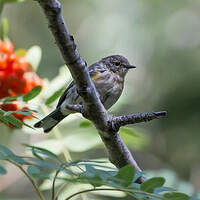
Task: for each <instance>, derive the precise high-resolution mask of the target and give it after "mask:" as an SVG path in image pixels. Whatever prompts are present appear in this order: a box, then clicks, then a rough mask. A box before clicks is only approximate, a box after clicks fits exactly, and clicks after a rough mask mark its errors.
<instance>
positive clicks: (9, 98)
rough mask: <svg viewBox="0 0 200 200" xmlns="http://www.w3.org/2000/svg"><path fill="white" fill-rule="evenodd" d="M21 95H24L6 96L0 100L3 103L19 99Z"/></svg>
mask: <svg viewBox="0 0 200 200" xmlns="http://www.w3.org/2000/svg"><path fill="white" fill-rule="evenodd" d="M21 96H22V95H17V96H10V97H5V98H2V99H0V101H1V102H2V103H6V102H10V101H14V100H17V99H18V97H21Z"/></svg>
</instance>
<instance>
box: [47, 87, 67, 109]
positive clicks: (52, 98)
mask: <svg viewBox="0 0 200 200" xmlns="http://www.w3.org/2000/svg"><path fill="white" fill-rule="evenodd" d="M64 90H65V88H61V89H59V90H57V91H56V92H54V93H53V94H52V95H51V96H50V97H49V98H48V99H47V100H46V102H45V104H46V105H49V104H51V103H53V102H54V101H55V100H56V99H58V98H59V97H60V96H61V95H62V94H63V92H64Z"/></svg>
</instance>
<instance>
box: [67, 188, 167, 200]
mask: <svg viewBox="0 0 200 200" xmlns="http://www.w3.org/2000/svg"><path fill="white" fill-rule="evenodd" d="M94 191H121V192H126V193H130V194H131V195H133V196H134V198H136V199H137V197H135V195H134V193H138V194H146V195H149V196H152V197H155V198H158V199H161V200H165V198H163V197H162V196H159V195H156V194H151V193H148V192H144V191H138V190H130V189H120V188H93V189H88V190H82V191H80V192H76V193H74V194H72V195H70V196H69V197H67V198H66V199H65V200H70V199H71V198H73V197H75V196H76V195H79V194H83V193H88V192H94Z"/></svg>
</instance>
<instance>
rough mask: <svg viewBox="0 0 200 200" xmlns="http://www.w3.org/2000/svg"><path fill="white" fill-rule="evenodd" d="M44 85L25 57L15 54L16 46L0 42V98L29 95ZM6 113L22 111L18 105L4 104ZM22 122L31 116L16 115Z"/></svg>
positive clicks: (3, 107) (2, 107)
mask: <svg viewBox="0 0 200 200" xmlns="http://www.w3.org/2000/svg"><path fill="white" fill-rule="evenodd" d="M38 85H41V86H42V85H43V83H42V79H40V78H39V77H38V76H37V74H36V73H35V72H34V71H33V70H32V68H31V66H30V64H29V63H28V62H27V60H26V58H25V57H24V56H18V55H16V54H15V53H14V45H13V44H12V43H11V42H10V41H6V42H4V41H1V40H0V98H4V97H8V96H16V95H20V94H26V93H28V92H29V91H30V90H31V89H32V88H34V87H35V86H38ZM0 108H1V109H3V110H5V111H10V110H12V111H22V110H24V109H25V107H23V108H19V105H18V104H2V105H0ZM13 116H15V117H16V118H18V119H20V120H24V119H26V118H30V117H29V116H25V115H21V114H19V113H14V114H13Z"/></svg>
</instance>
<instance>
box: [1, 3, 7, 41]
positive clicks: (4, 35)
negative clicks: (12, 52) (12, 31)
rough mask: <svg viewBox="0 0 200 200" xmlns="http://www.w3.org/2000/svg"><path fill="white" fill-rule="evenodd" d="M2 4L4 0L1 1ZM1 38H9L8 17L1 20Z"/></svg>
mask: <svg viewBox="0 0 200 200" xmlns="http://www.w3.org/2000/svg"><path fill="white" fill-rule="evenodd" d="M1 4H2V6H3V4H4V2H1ZM1 38H2V39H3V40H4V41H6V40H8V20H7V19H6V18H3V19H2V20H1Z"/></svg>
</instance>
